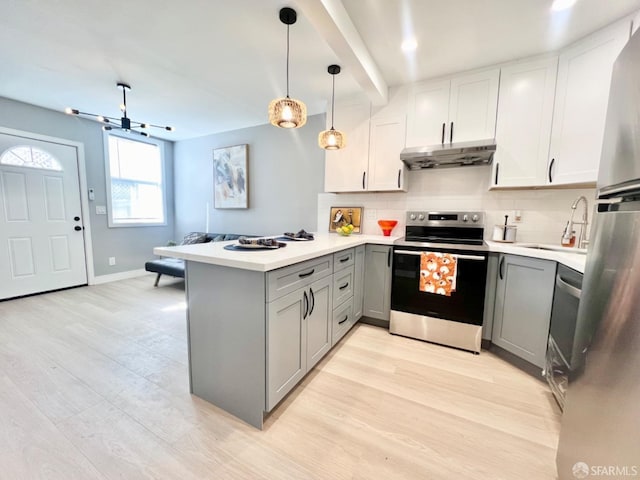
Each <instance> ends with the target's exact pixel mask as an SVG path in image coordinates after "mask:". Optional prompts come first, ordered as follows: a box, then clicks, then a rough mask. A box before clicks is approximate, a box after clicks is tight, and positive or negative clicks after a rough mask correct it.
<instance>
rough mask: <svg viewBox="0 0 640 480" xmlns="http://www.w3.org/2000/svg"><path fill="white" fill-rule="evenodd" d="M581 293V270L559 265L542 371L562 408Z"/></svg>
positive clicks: (569, 370)
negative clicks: (544, 364) (545, 358)
mask: <svg viewBox="0 0 640 480" xmlns="http://www.w3.org/2000/svg"><path fill="white" fill-rule="evenodd" d="M581 293H582V274H581V273H580V272H578V271H576V270H573V269H571V268H569V267H566V266H564V265H562V264H560V265H558V271H557V273H556V285H555V290H554V294H553V304H552V307H551V326H550V329H549V343H548V345H547V360H546V366H545V370H544V375H545V377H546V379H547V382H548V383H549V386H550V387H551V391H552V392H553V395H554V397H555V398H556V401H557V402H558V405H560V408H561V409H564V400H565V393H566V391H567V386H568V384H569V374H570V372H571V367H572V363H571V361H572V358H573V348H574V343H575V335H576V322H577V319H578V306H579V305H580V295H581Z"/></svg>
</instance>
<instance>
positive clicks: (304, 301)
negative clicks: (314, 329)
mask: <svg viewBox="0 0 640 480" xmlns="http://www.w3.org/2000/svg"><path fill="white" fill-rule="evenodd" d="M302 305H303V306H302V308H303V310H304V312H303V314H302V319H303V320H304V319H305V318H307V312H308V310H309V297H307V292H302Z"/></svg>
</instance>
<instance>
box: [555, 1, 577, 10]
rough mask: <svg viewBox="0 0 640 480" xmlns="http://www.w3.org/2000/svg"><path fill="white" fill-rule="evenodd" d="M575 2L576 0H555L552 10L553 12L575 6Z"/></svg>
mask: <svg viewBox="0 0 640 480" xmlns="http://www.w3.org/2000/svg"><path fill="white" fill-rule="evenodd" d="M574 3H576V0H553V4H552V5H551V10H552V11H553V12H559V11H561V10H566V9H567V8H571V7H573V4H574Z"/></svg>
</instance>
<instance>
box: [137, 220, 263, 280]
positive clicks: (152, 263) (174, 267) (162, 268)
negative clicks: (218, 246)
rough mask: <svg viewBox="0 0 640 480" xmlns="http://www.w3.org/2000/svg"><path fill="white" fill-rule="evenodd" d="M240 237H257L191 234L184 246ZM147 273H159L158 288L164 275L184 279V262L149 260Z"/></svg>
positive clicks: (226, 234)
mask: <svg viewBox="0 0 640 480" xmlns="http://www.w3.org/2000/svg"><path fill="white" fill-rule="evenodd" d="M239 237H255V235H239V234H236V233H203V232H191V233H189V234H187V235H185V237H184V239H183V240H182V245H189V244H193V243H208V242H223V241H227V240H236V239H237V238H239ZM144 269H145V270H146V271H147V272H153V273H157V274H158V275H157V276H156V281H155V283H154V284H153V286H154V287H157V286H158V282H159V281H160V277H161V276H162V275H170V276H172V277H178V278H184V260H181V259H179V258H171V257H163V258H157V259H155V260H149V261H148V262H147V263H145V264H144Z"/></svg>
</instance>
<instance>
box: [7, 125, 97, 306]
mask: <svg viewBox="0 0 640 480" xmlns="http://www.w3.org/2000/svg"><path fill="white" fill-rule="evenodd" d="M86 283H87V269H86V257H85V249H84V230H83V222H82V212H81V207H80V184H79V178H78V156H77V150H76V148H75V147H73V146H69V145H62V144H59V143H53V142H46V141H41V140H35V139H31V138H26V137H20V136H14V135H8V134H3V133H0V299H5V298H12V297H17V296H20V295H28V294H31V293H38V292H45V291H48V290H55V289H59V288H65V287H72V286H77V285H84V284H86Z"/></svg>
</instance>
